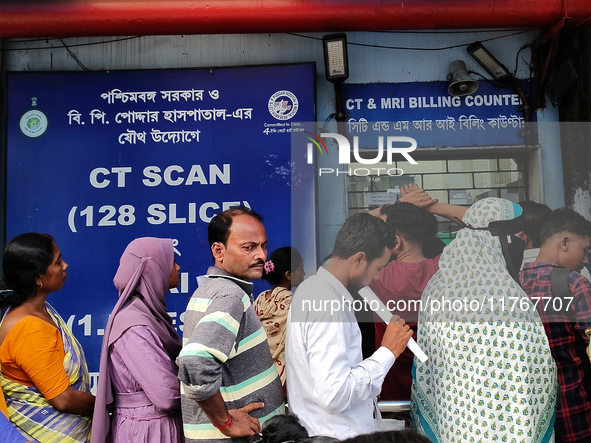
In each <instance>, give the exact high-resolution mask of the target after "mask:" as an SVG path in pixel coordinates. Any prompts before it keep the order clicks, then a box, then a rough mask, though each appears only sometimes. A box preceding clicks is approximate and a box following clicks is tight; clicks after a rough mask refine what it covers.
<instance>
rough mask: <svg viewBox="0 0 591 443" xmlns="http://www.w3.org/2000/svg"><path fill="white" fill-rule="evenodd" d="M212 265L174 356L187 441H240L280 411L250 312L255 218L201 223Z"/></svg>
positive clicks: (260, 244) (234, 214)
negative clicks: (206, 237)
mask: <svg viewBox="0 0 591 443" xmlns="http://www.w3.org/2000/svg"><path fill="white" fill-rule="evenodd" d="M208 238H209V245H210V247H211V253H212V256H213V259H214V266H211V267H210V268H209V269H208V270H207V275H206V276H204V277H201V278H200V279H199V288H198V289H197V290H196V291H195V293H194V294H193V296H192V297H191V300H190V301H189V305H188V306H187V311H186V313H185V318H184V329H183V349H182V351H181V353H180V355H179V357H178V359H177V364H178V366H179V379H180V380H181V404H182V411H183V428H184V433H185V438H186V441H187V442H188V443H193V442H194V443H196V442H199V443H207V442H212V443H213V442H214V441H217V442H220V440H222V439H225V440H226V441H227V439H231V440H232V441H233V442H240V443H242V442H244V443H246V442H248V439H249V437H250V436H252V435H254V434H255V433H258V432H260V430H261V424H262V423H263V422H264V421H265V420H267V419H268V418H270V417H272V416H274V415H276V414H279V413H282V412H283V410H284V403H283V391H282V387H281V382H280V380H279V376H278V374H277V371H276V370H275V365H274V363H273V359H272V358H271V354H270V352H269V346H268V345H267V337H266V335H265V332H264V330H263V328H262V327H261V323H260V321H259V319H258V317H257V315H256V313H255V312H254V309H253V306H252V304H253V298H252V283H251V280H254V279H257V278H260V277H261V275H262V272H263V265H264V263H265V259H266V257H267V236H266V233H265V227H264V226H263V223H262V217H261V216H260V215H259V214H257V213H256V212H254V211H252V210H250V209H248V208H244V207H240V208H233V209H229V210H227V211H224V212H222V213H221V214H218V215H216V216H215V217H214V218H213V219H212V220H211V222H210V224H209V226H208Z"/></svg>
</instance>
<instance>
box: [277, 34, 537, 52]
mask: <svg viewBox="0 0 591 443" xmlns="http://www.w3.org/2000/svg"><path fill="white" fill-rule="evenodd" d="M533 31H539V29H528V30H521V31H517V32H513V33H510V34H505V35H500V36H496V37H490V38H486V39H482V40H480V41H481V42H488V41H492V40H498V39H501V38H508V37H513V36H515V35H520V34H524V33H527V32H533ZM472 32H473V31H472ZM288 34H289V35H293V36H295V37H301V38H308V39H312V40H322V38H321V37H313V36H309V35H303V34H296V33H293V32H289V33H288ZM471 43H473V42H472V41H471V42H470V43H461V44H457V45H450V46H445V47H439V48H424V47H404V46H386V45H375V44H368V43H356V42H351V41H348V40H347V45H350V46H363V47H368V48H378V49H395V50H403V51H445V50H448V49H454V48H462V47H465V46H468V45H470V44H471Z"/></svg>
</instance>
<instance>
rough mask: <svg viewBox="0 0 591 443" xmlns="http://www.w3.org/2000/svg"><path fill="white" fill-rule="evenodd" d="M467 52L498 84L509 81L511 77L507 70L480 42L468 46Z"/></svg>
mask: <svg viewBox="0 0 591 443" xmlns="http://www.w3.org/2000/svg"><path fill="white" fill-rule="evenodd" d="M467 49H468V52H469V53H470V55H471V56H472V57H474V59H475V60H476V61H477V62H478V63H480V64H481V65H482V67H483V68H484V69H486V71H487V72H488V73H489V74H490V75H492V77H493V78H494V79H495V80H497V81H500V82H504V81H506V80H509V79H510V78H512V77H513V76H512V75H511V73H510V72H509V70H508V69H507V68H506V67H505V66H504V65H503V64H502V63H501V62H500V61H498V60H497V59H496V58H495V57H494V55H492V54H491V53H490V52H489V51H488V50H487V49H486V48H485V47H484V46H482V43H480V42H474V43H472V44H471V45H470V46H468V48H467Z"/></svg>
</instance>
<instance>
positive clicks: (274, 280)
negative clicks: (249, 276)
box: [261, 246, 304, 286]
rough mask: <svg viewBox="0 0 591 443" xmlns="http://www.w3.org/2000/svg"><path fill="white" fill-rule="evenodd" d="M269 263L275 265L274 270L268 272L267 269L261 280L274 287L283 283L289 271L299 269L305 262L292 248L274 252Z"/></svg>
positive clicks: (285, 247)
mask: <svg viewBox="0 0 591 443" xmlns="http://www.w3.org/2000/svg"><path fill="white" fill-rule="evenodd" d="M267 261H270V262H272V263H273V270H272V271H268V272H267V270H266V268H265V270H264V271H263V275H262V277H261V278H262V279H263V280H266V281H268V282H269V283H271V284H272V285H274V286H277V285H278V284H280V283H281V282H282V281H283V278H284V277H285V273H286V272H287V271H293V270H294V269H297V268H298V267H299V266H300V265H301V264H302V263H303V262H304V260H303V259H302V256H301V255H300V253H299V252H298V250H297V249H296V248H292V247H291V246H284V247H283V248H279V249H276V250H274V251H273V252H272V253H271V255H270V256H269V258H268V259H267Z"/></svg>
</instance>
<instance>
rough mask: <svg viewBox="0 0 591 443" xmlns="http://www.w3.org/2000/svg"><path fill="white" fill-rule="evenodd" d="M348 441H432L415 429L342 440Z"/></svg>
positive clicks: (423, 442)
mask: <svg viewBox="0 0 591 443" xmlns="http://www.w3.org/2000/svg"><path fill="white" fill-rule="evenodd" d="M342 442H346V443H431V440H429V439H428V438H427V437H426V436H424V435H423V434H419V433H418V432H417V431H415V430H413V429H400V430H397V431H381V432H374V433H372V434H363V435H358V436H357V437H352V438H348V439H346V440H342Z"/></svg>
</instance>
